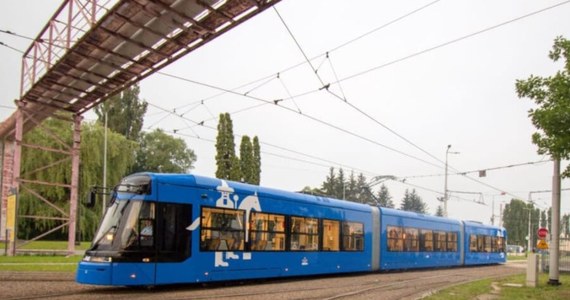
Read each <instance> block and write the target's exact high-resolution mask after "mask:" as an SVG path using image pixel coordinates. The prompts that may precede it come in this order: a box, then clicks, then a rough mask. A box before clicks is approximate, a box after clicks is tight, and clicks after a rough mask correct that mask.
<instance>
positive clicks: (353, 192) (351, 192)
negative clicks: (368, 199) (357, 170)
mask: <svg viewBox="0 0 570 300" xmlns="http://www.w3.org/2000/svg"><path fill="white" fill-rule="evenodd" d="M345 186H346V189H345V194H346V200H349V201H356V202H358V189H357V187H356V177H355V176H354V171H353V172H350V176H349V177H348V181H347V182H346V185H345Z"/></svg>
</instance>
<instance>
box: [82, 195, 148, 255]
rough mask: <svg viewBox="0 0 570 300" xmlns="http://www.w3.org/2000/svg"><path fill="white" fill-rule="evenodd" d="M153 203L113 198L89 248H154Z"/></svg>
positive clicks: (106, 249)
mask: <svg viewBox="0 0 570 300" xmlns="http://www.w3.org/2000/svg"><path fill="white" fill-rule="evenodd" d="M154 210H155V209H154V203H152V202H146V201H140V200H116V201H112V204H111V206H110V207H109V208H108V209H107V212H106V213H105V217H104V218H103V222H102V223H101V226H100V227H99V230H98V232H97V234H96V235H95V239H94V242H93V246H92V248H91V249H90V250H95V251H97V250H102V251H121V250H140V249H145V248H146V249H148V248H152V247H153V245H154V239H153V227H154Z"/></svg>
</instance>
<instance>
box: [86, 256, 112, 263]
mask: <svg viewBox="0 0 570 300" xmlns="http://www.w3.org/2000/svg"><path fill="white" fill-rule="evenodd" d="M83 261H85V262H100V263H110V262H113V258H112V257H109V256H90V255H86V256H85V257H83Z"/></svg>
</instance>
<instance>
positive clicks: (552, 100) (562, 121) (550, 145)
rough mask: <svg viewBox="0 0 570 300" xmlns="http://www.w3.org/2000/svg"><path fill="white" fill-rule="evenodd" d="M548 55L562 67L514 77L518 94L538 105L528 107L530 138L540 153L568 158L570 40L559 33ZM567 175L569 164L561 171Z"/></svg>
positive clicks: (569, 137) (569, 153) (569, 155)
mask: <svg viewBox="0 0 570 300" xmlns="http://www.w3.org/2000/svg"><path fill="white" fill-rule="evenodd" d="M548 57H549V58H550V59H551V60H552V61H554V62H557V61H558V60H559V59H561V58H562V59H564V60H565V63H564V68H563V69H562V70H561V71H558V72H557V73H556V74H555V75H553V76H550V77H540V76H534V75H531V76H530V77H529V78H528V79H526V80H517V81H516V91H517V94H518V96H519V98H522V97H528V98H530V99H532V100H534V102H535V103H536V104H537V105H538V107H537V108H535V109H531V110H530V111H529V116H530V118H531V120H532V123H533V124H534V126H535V127H536V128H537V129H538V131H537V132H535V133H534V134H533V135H532V142H533V143H534V144H536V145H537V146H538V153H539V154H548V155H550V156H551V157H553V158H556V159H569V158H570V130H569V128H570V114H569V113H568V112H569V111H570V92H569V91H570V41H569V40H567V39H565V38H563V37H561V36H559V37H557V38H556V39H555V40H554V46H553V47H552V50H551V51H550V53H549V55H548ZM562 176H563V177H570V165H569V166H567V167H566V170H564V172H563V173H562Z"/></svg>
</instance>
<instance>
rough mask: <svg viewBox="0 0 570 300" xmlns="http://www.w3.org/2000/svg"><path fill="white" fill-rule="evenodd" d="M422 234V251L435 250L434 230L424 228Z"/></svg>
mask: <svg viewBox="0 0 570 300" xmlns="http://www.w3.org/2000/svg"><path fill="white" fill-rule="evenodd" d="M420 232H421V235H420V251H426V252H432V251H433V232H432V231H431V230H426V229H422V230H421V231H420Z"/></svg>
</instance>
